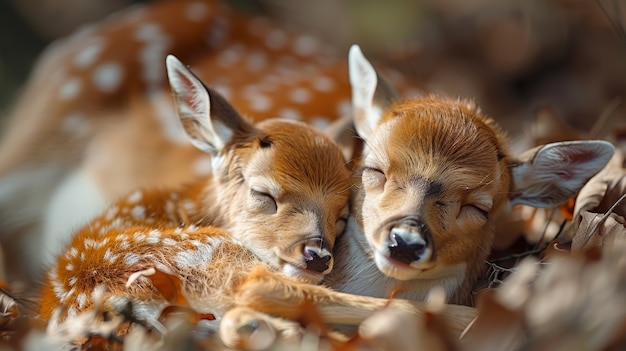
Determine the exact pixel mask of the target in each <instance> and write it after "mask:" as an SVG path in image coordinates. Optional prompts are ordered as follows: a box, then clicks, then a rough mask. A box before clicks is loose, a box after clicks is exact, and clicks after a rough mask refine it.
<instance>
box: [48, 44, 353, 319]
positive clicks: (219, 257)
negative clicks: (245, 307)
mask: <svg viewBox="0 0 626 351" xmlns="http://www.w3.org/2000/svg"><path fill="white" fill-rule="evenodd" d="M167 71H168V76H169V80H170V82H171V86H172V90H173V92H174V96H175V100H176V106H178V114H179V116H180V120H181V122H182V125H183V127H184V130H185V131H186V133H187V135H188V137H189V138H190V140H191V142H192V143H193V144H194V145H195V146H196V147H198V148H199V149H200V150H203V151H204V152H206V153H208V154H210V155H211V159H212V166H213V167H212V169H213V172H212V174H211V175H210V176H208V177H202V178H200V179H199V180H197V181H196V182H194V183H192V184H191V185H189V186H187V187H183V188H181V189H178V190H176V191H171V190H168V189H163V190H156V191H135V192H133V193H132V194H130V195H129V196H127V197H125V198H123V199H122V200H120V201H118V202H117V203H116V204H114V205H113V206H112V207H110V208H109V209H108V210H107V211H105V212H104V213H103V214H102V215H101V216H100V217H97V218H96V219H94V220H92V221H91V222H90V223H88V224H87V225H86V226H84V227H83V228H82V229H80V230H79V231H78V232H77V233H76V234H75V235H74V236H73V238H72V241H71V242H70V244H69V246H68V247H67V248H66V249H65V251H64V252H63V253H62V254H61V255H60V256H59V258H58V259H57V260H56V263H55V265H54V266H53V267H52V268H51V269H50V270H49V271H48V273H47V274H46V276H45V284H44V287H43V290H42V298H41V303H40V305H41V312H40V314H41V316H42V317H43V318H45V319H47V318H50V316H51V314H52V312H53V310H54V309H55V308H57V307H59V306H66V307H67V308H66V309H65V312H64V314H63V315H62V316H61V317H62V318H65V317H72V316H75V315H76V314H77V313H78V312H81V311H83V310H85V309H87V308H89V307H90V306H91V305H92V300H91V296H92V293H93V292H94V291H95V290H96V289H97V288H98V287H99V286H101V285H102V286H104V287H105V288H106V293H105V298H104V301H105V302H104V303H105V305H106V307H107V308H110V309H111V311H112V312H115V311H116V308H121V307H122V306H125V304H126V303H127V302H128V301H134V302H136V303H135V304H134V305H133V307H134V310H133V311H134V312H135V314H136V315H137V317H139V318H143V319H147V320H155V318H156V317H158V313H159V312H160V309H162V308H163V307H164V305H165V304H166V303H167V301H166V300H165V299H163V298H159V297H158V295H159V293H158V291H157V290H156V289H155V288H154V287H153V286H152V285H151V284H150V282H149V280H148V279H147V278H145V277H144V275H149V274H150V273H147V272H149V271H150V270H151V269H158V270H162V271H164V272H166V273H169V274H174V275H176V276H178V277H180V279H181V281H182V282H183V286H184V289H185V293H186V295H187V298H188V300H189V302H190V304H191V306H192V307H194V308H197V309H199V310H207V309H208V310H210V312H211V313H215V314H217V315H218V316H220V315H221V314H223V313H224V312H225V311H226V310H227V308H229V307H231V306H232V305H233V296H234V294H233V292H234V290H235V288H236V287H237V286H238V285H239V284H241V283H242V281H243V280H244V278H245V277H246V276H247V275H248V274H249V273H250V272H251V271H252V270H253V269H254V268H257V267H259V266H263V267H266V268H267V269H268V270H269V271H271V272H278V273H280V274H284V275H286V276H289V277H292V278H294V279H295V281H300V282H305V283H318V282H320V281H321V279H322V278H323V276H324V275H325V274H327V273H328V272H329V271H330V270H331V269H332V266H333V257H332V249H333V244H334V242H335V238H336V235H337V233H340V232H342V231H343V228H344V226H345V220H346V217H347V204H348V198H349V194H350V177H349V171H348V169H347V168H346V166H345V162H344V160H343V156H342V154H341V151H340V149H339V148H338V146H337V145H336V144H335V143H334V142H333V141H332V139H331V138H330V137H328V136H326V135H325V134H323V133H322V132H321V131H318V130H316V129H314V128H313V127H311V126H309V125H306V124H304V123H301V122H296V121H290V120H280V119H268V120H264V121H262V122H259V123H257V124H252V123H250V122H248V121H247V120H246V119H244V118H242V117H241V116H240V115H239V114H238V113H237V112H236V111H235V110H234V109H233V107H232V106H230V105H229V104H228V103H227V102H226V100H224V99H223V98H222V97H221V96H220V95H219V94H218V93H216V92H215V91H213V90H211V89H208V88H206V87H205V86H204V85H203V84H202V83H201V81H200V80H198V79H197V78H196V77H195V76H194V75H193V74H192V73H191V72H190V71H188V70H187V69H186V68H185V67H184V66H183V65H182V64H181V63H180V62H179V61H178V60H177V59H176V58H175V57H173V56H168V57H167ZM218 227H219V228H218ZM129 279H130V280H129ZM127 283H128V286H127Z"/></svg>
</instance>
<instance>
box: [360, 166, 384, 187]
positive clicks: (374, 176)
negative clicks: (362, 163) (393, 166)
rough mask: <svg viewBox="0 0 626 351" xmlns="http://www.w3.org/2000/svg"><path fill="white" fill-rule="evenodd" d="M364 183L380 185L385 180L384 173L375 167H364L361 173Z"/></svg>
mask: <svg viewBox="0 0 626 351" xmlns="http://www.w3.org/2000/svg"><path fill="white" fill-rule="evenodd" d="M361 179H362V180H363V184H364V185H369V186H380V185H383V184H385V182H387V177H386V176H385V173H384V172H383V171H381V170H380V169H377V168H371V167H365V168H363V173H362V175H361Z"/></svg>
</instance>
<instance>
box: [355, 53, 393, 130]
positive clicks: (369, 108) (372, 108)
mask: <svg viewBox="0 0 626 351" xmlns="http://www.w3.org/2000/svg"><path fill="white" fill-rule="evenodd" d="M348 71H349V75H350V86H351V88H352V109H353V115H354V125H355V127H356V130H357V132H358V134H359V136H361V137H362V138H363V139H366V140H367V139H368V138H369V137H370V136H371V134H372V131H373V130H374V128H375V126H376V125H377V124H378V122H379V120H380V118H381V117H382V113H383V109H384V108H385V107H387V105H388V104H389V103H390V102H391V100H392V99H394V98H395V97H396V96H397V93H396V92H395V90H394V89H393V87H391V85H390V84H389V83H388V82H387V80H386V79H385V78H384V77H382V76H380V75H378V74H377V73H376V70H375V69H374V67H373V66H372V64H371V63H370V62H369V61H368V60H367V59H366V58H365V56H364V55H363V52H362V51H361V48H360V47H359V46H358V45H352V46H351V47H350V52H349V53H348Z"/></svg>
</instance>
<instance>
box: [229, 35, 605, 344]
mask: <svg viewBox="0 0 626 351" xmlns="http://www.w3.org/2000/svg"><path fill="white" fill-rule="evenodd" d="M349 72H350V82H351V84H352V89H353V90H352V101H353V108H354V123H355V127H356V131H357V133H358V135H359V136H360V137H361V138H363V140H364V142H365V150H364V151H363V157H362V160H361V163H360V173H361V182H360V184H359V185H358V186H356V187H354V191H353V195H352V200H351V201H352V203H351V210H350V218H349V220H348V223H347V226H346V231H345V233H344V234H343V235H342V236H340V237H339V238H338V240H337V243H336V246H335V252H336V255H335V258H336V260H335V265H334V268H333V271H332V272H331V273H330V274H328V275H327V276H326V278H325V279H324V284H325V285H326V286H327V287H329V288H330V289H329V288H325V287H319V286H306V285H303V284H298V285H297V287H294V286H293V284H292V283H291V282H290V281H289V280H287V279H282V278H281V279H280V280H279V279H277V278H273V279H268V278H267V277H265V276H259V277H253V279H248V281H247V282H246V283H245V284H244V285H243V288H242V289H241V290H240V297H239V301H241V302H242V304H241V307H239V308H237V309H234V310H232V311H231V312H230V313H229V315H228V316H227V317H225V318H226V322H224V325H225V326H224V327H223V328H222V329H221V333H222V337H223V338H224V339H227V340H233V341H232V343H234V342H235V340H237V341H241V340H246V338H247V337H248V336H247V335H240V334H238V333H237V332H236V331H237V330H238V328H237V327H236V326H242V325H255V326H258V325H263V326H264V328H262V329H259V333H266V332H267V331H268V330H274V329H276V330H280V329H281V328H285V326H284V325H283V324H275V325H274V324H273V323H275V321H274V320H273V319H271V318H270V317H269V316H265V315H263V314H262V313H260V312H265V313H268V314H270V315H274V316H276V315H278V316H288V317H293V315H291V316H290V314H289V312H288V311H293V310H294V309H296V307H297V306H298V305H299V304H301V303H302V301H303V300H304V299H311V300H312V301H314V302H315V304H316V306H318V307H319V308H320V311H321V312H322V314H323V315H324V316H325V317H326V321H327V322H329V323H338V324H342V323H348V324H355V325H356V324H358V323H359V322H360V321H362V320H363V318H365V317H366V316H368V315H369V313H371V311H372V308H373V306H376V303H378V302H377V301H379V300H376V299H372V300H367V299H366V298H365V297H364V296H371V297H379V298H380V297H386V296H389V294H391V293H392V291H393V290H394V289H395V290H396V294H395V295H394V296H395V297H396V298H402V299H408V300H417V301H424V300H425V299H426V298H427V296H428V294H429V292H430V291H431V290H432V289H433V288H443V290H444V291H445V293H446V295H447V298H448V302H450V303H452V304H471V299H472V285H473V283H474V282H475V280H476V279H477V278H478V277H480V274H481V273H482V271H483V268H484V261H485V259H486V258H487V255H488V254H489V252H490V250H491V242H492V240H493V236H494V232H495V228H494V223H495V218H496V217H497V216H498V215H500V214H501V213H502V212H505V211H506V209H507V207H508V206H510V205H511V204H515V203H523V204H527V205H531V206H535V207H549V206H556V205H558V204H560V203H563V202H565V201H566V200H568V199H569V198H570V197H572V196H573V195H575V194H576V193H577V192H578V190H579V189H580V188H581V187H582V186H583V185H584V184H585V183H586V182H587V180H588V179H589V178H591V177H592V176H593V175H594V174H596V173H597V172H598V171H600V170H601V169H602V168H603V167H604V166H605V165H606V164H607V163H608V162H609V160H610V159H611V157H612V155H613V153H614V147H613V146H612V144H610V143H609V142H606V141H600V140H595V141H576V142H559V143H552V144H547V145H544V146H541V147H537V148H534V149H532V150H528V151H527V152H525V153H523V154H522V155H520V156H517V157H514V156H511V155H509V153H508V151H507V149H506V139H505V136H504V134H503V133H502V132H501V131H500V130H499V129H498V127H497V126H496V125H495V123H494V121H493V120H491V119H490V118H488V117H486V116H485V115H484V114H483V113H482V112H481V111H480V110H479V109H478V108H477V107H476V106H475V105H474V104H473V103H472V102H471V101H466V100H456V99H450V98H446V97H440V96H435V95H428V96H422V97H417V98H413V99H408V100H403V99H400V98H398V97H397V96H395V95H394V94H393V89H391V88H390V86H389V85H388V84H387V83H386V82H385V81H384V79H383V78H382V77H380V76H379V75H378V74H377V73H376V71H375V69H374V68H373V67H372V65H371V64H370V63H369V62H368V61H367V59H366V58H365V57H364V56H363V54H362V52H361V50H360V49H359V47H358V46H353V47H352V48H351V49H350V53H349ZM296 291H297V292H296ZM361 295H363V296H361ZM412 305H413V306H422V305H421V304H420V303H418V302H413V303H412ZM246 307H250V309H251V310H250V309H247V308H246ZM451 307H453V308H451ZM448 308H451V310H450V313H451V315H450V316H451V317H452V318H453V319H455V321H456V322H459V321H464V322H467V318H468V315H471V312H470V311H469V310H464V309H462V308H460V306H453V305H450V306H448ZM259 321H261V322H259ZM273 325H274V327H273ZM465 325H466V324H465ZM233 326H235V327H233ZM463 326H464V323H460V325H457V327H458V328H461V329H462V327H463ZM457 332H458V330H457ZM273 335H274V334H271V335H266V336H265V337H266V338H268V339H269V338H271V337H273ZM255 337H256V338H259V336H258V335H255Z"/></svg>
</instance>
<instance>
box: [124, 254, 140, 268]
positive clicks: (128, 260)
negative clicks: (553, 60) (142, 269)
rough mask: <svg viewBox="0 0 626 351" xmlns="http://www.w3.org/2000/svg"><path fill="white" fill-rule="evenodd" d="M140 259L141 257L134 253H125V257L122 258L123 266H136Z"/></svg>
mask: <svg viewBox="0 0 626 351" xmlns="http://www.w3.org/2000/svg"><path fill="white" fill-rule="evenodd" d="M140 259H141V256H139V255H137V254H135V253H127V254H126V256H124V264H126V265H128V266H132V265H134V264H136V263H137V262H139V260H140Z"/></svg>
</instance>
